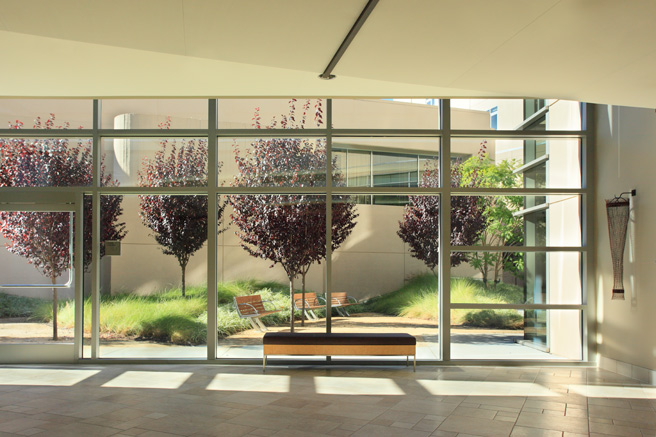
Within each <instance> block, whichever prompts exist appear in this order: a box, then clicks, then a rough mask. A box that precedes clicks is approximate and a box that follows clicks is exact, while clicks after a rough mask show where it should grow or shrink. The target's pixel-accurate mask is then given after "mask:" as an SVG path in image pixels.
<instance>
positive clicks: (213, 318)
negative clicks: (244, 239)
mask: <svg viewBox="0 0 656 437" xmlns="http://www.w3.org/2000/svg"><path fill="white" fill-rule="evenodd" d="M217 106H218V105H217V100H215V99H211V100H209V101H208V117H209V118H208V120H209V122H208V138H207V166H208V167H207V359H208V360H213V359H215V358H216V353H217V349H218V321H217V312H218V308H217V305H218V296H217V288H218V284H217V276H216V273H217V272H216V271H217V253H216V252H217V239H218V235H217V230H218V228H219V225H218V221H219V218H218V199H217V188H218V186H219V175H218V173H219V167H218V137H217V129H218V127H217V123H218V112H217V109H218V107H217Z"/></svg>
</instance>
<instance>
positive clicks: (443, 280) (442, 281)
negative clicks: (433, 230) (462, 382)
mask: <svg viewBox="0 0 656 437" xmlns="http://www.w3.org/2000/svg"><path fill="white" fill-rule="evenodd" d="M440 116H441V118H442V141H441V143H440V144H441V150H440V187H441V188H442V198H441V199H440V230H439V235H438V238H439V242H440V256H439V287H440V292H439V296H440V298H439V305H440V308H439V337H438V338H439V341H440V355H441V356H440V358H441V359H442V360H443V361H450V360H451V323H450V321H451V269H450V267H451V262H450V260H451V238H450V236H451V101H450V100H448V99H441V100H440Z"/></svg>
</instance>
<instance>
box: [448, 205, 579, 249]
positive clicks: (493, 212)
mask: <svg viewBox="0 0 656 437" xmlns="http://www.w3.org/2000/svg"><path fill="white" fill-rule="evenodd" d="M461 204H465V205H475V207H472V208H469V209H465V210H462V211H460V212H458V213H456V214H455V216H454V218H453V219H452V226H461V222H462V221H465V220H467V223H468V229H469V230H470V231H472V232H476V233H477V234H476V237H475V238H474V239H473V240H470V241H469V243H467V242H466V241H465V240H462V239H457V240H454V241H453V242H452V244H454V245H456V246H467V245H480V246H561V247H562V246H571V247H573V246H580V245H581V241H582V240H581V235H582V234H581V198H580V196H578V195H551V194H550V195H546V196H452V197H451V205H452V206H453V207H454V208H458V207H459V206H460V205H461ZM475 224H477V225H478V227H476V226H474V225H475Z"/></svg>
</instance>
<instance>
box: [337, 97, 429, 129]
mask: <svg viewBox="0 0 656 437" xmlns="http://www.w3.org/2000/svg"><path fill="white" fill-rule="evenodd" d="M439 105H440V103H439V100H438V99H382V100H373V99H333V127H334V128H336V129H439V127H440V106H439Z"/></svg>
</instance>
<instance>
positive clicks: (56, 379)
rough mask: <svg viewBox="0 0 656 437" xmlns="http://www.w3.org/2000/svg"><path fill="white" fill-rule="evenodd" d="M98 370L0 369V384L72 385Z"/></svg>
mask: <svg viewBox="0 0 656 437" xmlns="http://www.w3.org/2000/svg"><path fill="white" fill-rule="evenodd" d="M99 372H100V370H83V369H80V370H77V369H72V370H68V369H0V385H46V386H72V385H75V384H77V383H79V382H82V381H84V380H85V379H87V378H90V377H92V376H93V375H95V374H97V373H99Z"/></svg>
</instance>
